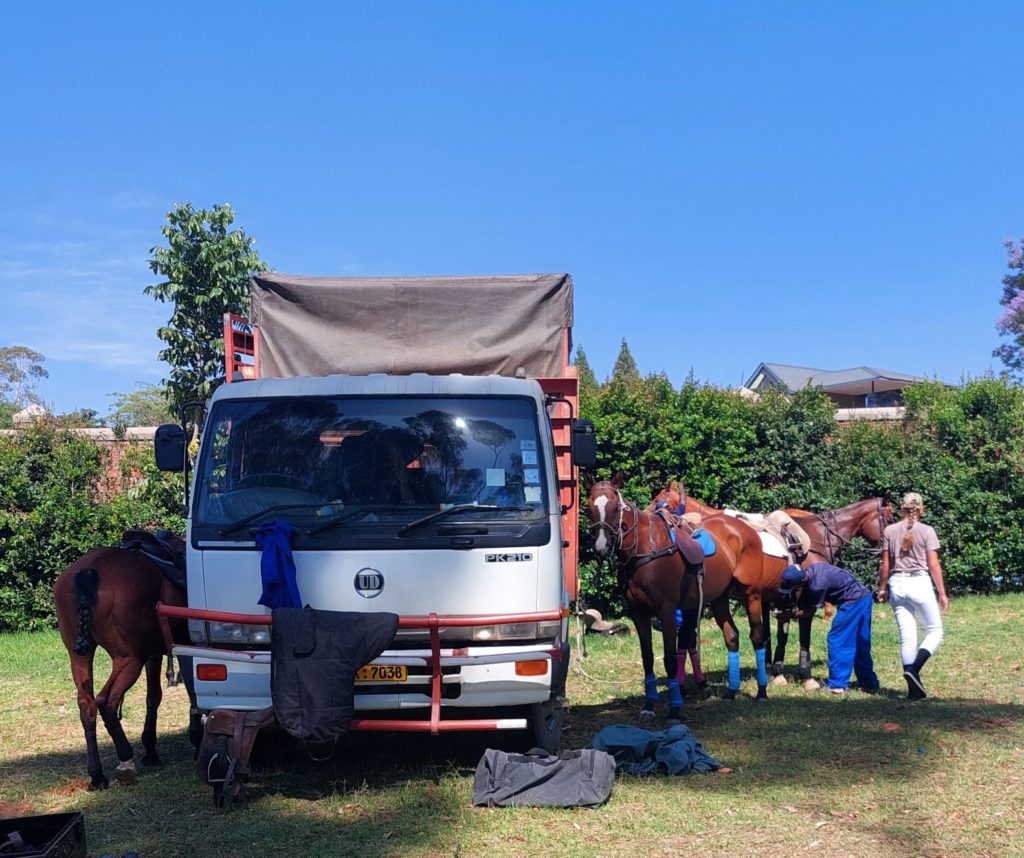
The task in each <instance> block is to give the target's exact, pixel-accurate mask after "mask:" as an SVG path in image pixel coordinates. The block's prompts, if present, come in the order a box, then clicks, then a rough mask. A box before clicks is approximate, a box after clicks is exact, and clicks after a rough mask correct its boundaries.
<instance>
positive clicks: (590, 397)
mask: <svg viewBox="0 0 1024 858" xmlns="http://www.w3.org/2000/svg"><path fill="white" fill-rule="evenodd" d="M573 366H575V367H576V372H577V373H578V375H579V380H580V414H582V415H583V416H586V414H585V413H584V412H589V409H590V407H591V406H592V405H593V404H594V403H595V402H596V401H597V397H598V394H599V392H600V385H599V384H598V383H597V377H596V376H595V375H594V370H592V369H591V368H590V361H588V360H587V355H586V353H585V352H584V351H583V347H582V346H577V347H576V355H575V357H574V359H573Z"/></svg>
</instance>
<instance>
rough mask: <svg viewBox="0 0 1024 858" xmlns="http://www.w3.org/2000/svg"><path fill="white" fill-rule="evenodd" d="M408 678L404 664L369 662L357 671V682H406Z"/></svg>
mask: <svg viewBox="0 0 1024 858" xmlns="http://www.w3.org/2000/svg"><path fill="white" fill-rule="evenodd" d="M408 678H409V671H408V668H407V667H406V666H405V665H404V664H367V665H366V666H364V667H361V668H359V670H357V671H356V682H405V681H406V679H408Z"/></svg>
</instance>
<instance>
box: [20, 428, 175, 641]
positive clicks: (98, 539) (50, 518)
mask: <svg viewBox="0 0 1024 858" xmlns="http://www.w3.org/2000/svg"><path fill="white" fill-rule="evenodd" d="M147 453H148V455H147ZM106 455H107V453H106V452H105V451H104V450H102V449H101V448H100V447H99V446H98V445H97V444H95V443H94V442H93V441H91V440H90V439H88V438H84V437H81V436H79V435H76V434H75V433H74V432H72V431H70V430H66V429H62V428H60V427H57V426H55V425H50V424H45V423H38V424H36V425H34V426H33V427H32V428H30V429H27V430H25V431H23V432H19V433H18V434H16V435H6V436H2V437H0V631H20V630H31V629H40V628H46V627H49V626H52V625H53V622H54V617H53V600H52V587H53V583H54V581H55V580H56V579H57V576H58V575H59V574H60V573H61V571H62V570H63V569H64V568H65V567H66V566H68V565H69V564H70V563H71V562H72V561H73V560H75V559H76V558H77V557H79V556H80V555H81V554H83V553H85V552H86V551H88V550H89V549H90V548H95V547H97V546H103V545H114V544H117V543H118V542H119V541H120V538H121V534H122V533H123V532H124V531H125V530H127V529H130V528H139V527H153V526H161V527H167V528H168V529H171V530H175V531H178V532H181V531H183V529H184V522H183V520H182V517H181V511H180V507H181V502H180V499H175V501H174V502H173V503H172V502H171V498H172V497H173V494H174V486H173V482H174V481H172V480H168V479H167V478H166V477H164V476H163V475H160V474H158V472H156V471H155V468H154V467H153V466H152V465H150V464H149V462H150V461H151V460H152V452H151V450H149V449H148V448H143V447H140V448H139V449H138V450H137V451H131V452H130V453H129V455H128V456H127V457H126V459H125V461H124V463H123V464H122V467H123V468H124V469H126V470H130V469H131V468H132V467H133V464H134V466H137V467H138V468H139V469H140V470H141V471H142V472H143V473H144V474H145V478H144V480H143V482H142V483H141V484H140V486H139V488H138V489H137V490H133V492H132V493H129V494H127V495H124V494H122V495H117V496H114V497H112V498H106V497H104V496H102V495H101V494H100V493H99V491H98V489H97V486H98V485H99V484H100V483H101V482H102V481H103V477H104V475H105V473H106ZM177 482H178V486H179V488H178V495H177V498H180V496H181V495H180V492H181V490H180V477H179V478H178V481H177Z"/></svg>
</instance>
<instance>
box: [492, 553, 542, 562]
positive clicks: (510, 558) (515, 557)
mask: <svg viewBox="0 0 1024 858" xmlns="http://www.w3.org/2000/svg"><path fill="white" fill-rule="evenodd" d="M530 560H533V555H532V554H530V553H529V552H528V551H525V552H519V553H517V554H487V555H485V556H484V562H485V563H527V562H529V561H530Z"/></svg>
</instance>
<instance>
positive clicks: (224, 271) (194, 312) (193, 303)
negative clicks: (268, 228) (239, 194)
mask: <svg viewBox="0 0 1024 858" xmlns="http://www.w3.org/2000/svg"><path fill="white" fill-rule="evenodd" d="M234 220H235V213H234V210H233V209H232V208H231V206H230V205H227V204H225V205H215V206H214V207H213V208H212V209H199V210H198V211H197V210H195V209H193V208H192V204H191V203H183V204H180V205H177V206H175V208H173V209H172V210H171V211H170V212H168V213H167V223H166V224H164V225H163V226H162V227H161V228H160V231H161V233H163V236H164V238H166V239H167V244H168V246H167V247H154V248H152V249H151V250H150V254H151V256H150V260H149V267H150V269H151V270H152V271H153V273H154V274H157V275H159V276H161V277H164V278H166V279H165V280H164V281H163V282H161V283H155V284H153V285H150V286H147V287H146V289H145V292H146V294H147V295H152V296H153V297H154V298H156V299H157V300H158V301H161V302H169V303H172V304H174V312H173V313H172V314H171V318H170V321H169V322H168V323H167V325H166V326H164V327H162V328H160V329H159V331H158V332H157V334H158V336H159V337H160V339H162V340H163V341H164V342H165V343H167V348H165V349H163V351H161V352H160V359H161V360H164V361H167V363H168V364H170V366H171V377H170V378H169V379H166V380H165V381H166V385H167V396H168V399H169V400H170V403H171V406H172V409H173V410H174V412H175V413H177V412H178V411H179V409H180V408H181V407H182V406H183V405H184V404H185V403H186V402H190V401H203V400H205V399H206V398H207V397H209V396H210V394H211V393H213V391H214V390H216V389H217V387H218V386H219V385H220V384H221V382H223V380H224V362H223V354H222V350H223V346H224V331H223V318H224V314H225V313H245V312H246V311H247V308H248V295H249V280H250V278H251V277H252V275H253V273H255V272H256V271H263V270H264V269H265V268H266V266H265V265H264V264H263V263H262V262H261V261H260V258H259V254H257V253H256V251H255V250H253V244H254V240H253V239H252V238H251V237H249V236H248V235H246V234H245V232H244V231H243V230H241V229H235V230H229V229H228V227H229V226H231V224H232V223H233V222H234Z"/></svg>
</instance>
